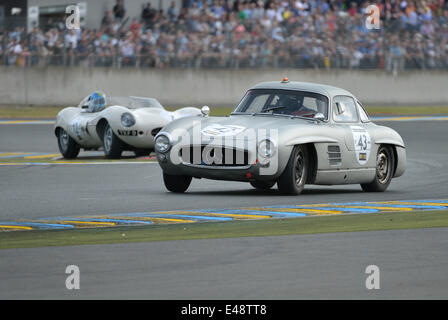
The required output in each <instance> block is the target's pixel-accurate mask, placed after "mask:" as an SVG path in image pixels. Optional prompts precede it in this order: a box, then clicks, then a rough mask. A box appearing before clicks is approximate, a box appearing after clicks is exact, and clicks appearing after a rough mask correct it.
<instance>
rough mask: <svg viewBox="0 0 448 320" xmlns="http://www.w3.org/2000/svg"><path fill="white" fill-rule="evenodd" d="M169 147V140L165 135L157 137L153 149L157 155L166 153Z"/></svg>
mask: <svg viewBox="0 0 448 320" xmlns="http://www.w3.org/2000/svg"><path fill="white" fill-rule="evenodd" d="M170 147H171V140H170V138H169V137H168V136H166V135H165V134H161V135H159V136H157V138H156V143H155V145H154V149H155V150H156V151H157V152H159V153H164V152H167V151H168V150H169V149H170Z"/></svg>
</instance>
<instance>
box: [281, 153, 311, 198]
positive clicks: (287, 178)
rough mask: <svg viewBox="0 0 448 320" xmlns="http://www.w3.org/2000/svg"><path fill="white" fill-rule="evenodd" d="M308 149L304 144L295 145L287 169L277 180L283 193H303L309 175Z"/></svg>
mask: <svg viewBox="0 0 448 320" xmlns="http://www.w3.org/2000/svg"><path fill="white" fill-rule="evenodd" d="M308 162H309V160H308V151H307V148H306V147H305V146H304V145H298V146H296V147H294V149H293V150H292V152H291V156H290V157H289V160H288V164H287V165H286V168H285V170H284V171H283V173H282V174H281V176H280V177H279V178H278V180H277V186H278V189H279V190H280V192H281V193H284V194H290V195H298V194H300V193H302V191H303V189H304V187H305V183H306V180H307V177H308Z"/></svg>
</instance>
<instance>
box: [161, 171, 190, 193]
mask: <svg viewBox="0 0 448 320" xmlns="http://www.w3.org/2000/svg"><path fill="white" fill-rule="evenodd" d="M191 180H192V177H189V176H177V175H170V174H166V173H165V172H164V173H163V182H164V183H165V187H166V188H167V189H168V190H169V191H171V192H175V193H183V192H185V191H186V190H187V189H188V187H189V186H190V183H191Z"/></svg>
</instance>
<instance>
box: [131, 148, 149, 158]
mask: <svg viewBox="0 0 448 320" xmlns="http://www.w3.org/2000/svg"><path fill="white" fill-rule="evenodd" d="M151 152H152V150H151V149H136V150H134V153H135V156H136V157H147V156H149V155H150V154H151Z"/></svg>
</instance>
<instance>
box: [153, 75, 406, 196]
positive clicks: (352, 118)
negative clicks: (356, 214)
mask: <svg viewBox="0 0 448 320" xmlns="http://www.w3.org/2000/svg"><path fill="white" fill-rule="evenodd" d="M202 112H203V116H202V117H194V118H193V117H192V118H184V119H178V120H175V121H173V122H171V123H169V124H168V125H166V126H165V127H164V128H163V129H162V131H161V132H159V133H158V134H157V136H156V140H155V141H156V143H155V151H156V154H157V160H158V162H159V164H160V166H161V167H162V170H163V179H164V183H165V186H166V188H167V189H168V190H170V191H172V192H184V191H186V190H187V188H188V187H189V185H190V183H191V180H192V178H207V179H216V180H232V181H246V182H249V183H250V184H251V185H252V186H253V187H255V188H257V189H269V188H271V187H273V186H274V185H275V183H277V186H278V188H279V190H280V191H281V192H282V193H285V194H300V193H301V192H302V190H303V188H304V186H305V184H315V185H341V184H361V187H362V189H363V190H365V191H371V192H372V191H376V192H379V191H385V190H386V189H387V187H388V186H389V184H390V182H391V179H392V178H394V177H399V176H401V175H402V174H403V173H404V171H405V168H406V152H405V145H404V143H403V139H402V138H401V136H400V135H399V134H398V133H397V132H396V131H394V130H392V129H390V128H388V127H384V126H379V125H376V124H374V123H372V122H371V121H370V119H369V117H368V115H367V113H366V111H365V110H364V108H363V107H362V105H361V103H360V102H359V101H358V99H356V97H355V96H354V95H352V94H351V93H350V92H348V91H346V90H343V89H340V88H336V87H332V86H327V85H321V84H314V83H303V82H290V81H289V80H288V79H286V78H284V79H283V80H282V81H281V82H264V83H260V84H258V85H256V86H254V87H252V88H251V89H250V90H249V91H247V93H246V95H245V96H244V97H243V99H242V100H241V102H240V103H239V104H238V106H237V107H236V108H235V110H234V112H232V113H231V115H230V116H227V117H209V116H208V113H209V108H208V107H203V110H202Z"/></svg>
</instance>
